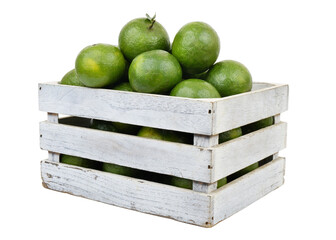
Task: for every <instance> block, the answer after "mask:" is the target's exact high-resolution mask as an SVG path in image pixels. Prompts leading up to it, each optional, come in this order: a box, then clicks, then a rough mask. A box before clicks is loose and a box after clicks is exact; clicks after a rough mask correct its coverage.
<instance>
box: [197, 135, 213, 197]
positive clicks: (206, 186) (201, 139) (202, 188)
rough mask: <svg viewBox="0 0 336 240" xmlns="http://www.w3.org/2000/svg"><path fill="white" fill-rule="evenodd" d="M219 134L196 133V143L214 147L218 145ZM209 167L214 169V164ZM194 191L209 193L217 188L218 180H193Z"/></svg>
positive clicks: (200, 145)
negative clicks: (210, 181) (207, 181)
mask: <svg viewBox="0 0 336 240" xmlns="http://www.w3.org/2000/svg"><path fill="white" fill-rule="evenodd" d="M218 141H219V136H218V135H213V136H204V135H196V134H195V135H194V145H195V146H199V147H212V146H216V145H218ZM208 168H209V169H212V166H211V165H209V166H208ZM192 188H193V190H194V191H197V192H203V193H209V192H212V191H214V190H216V189H217V181H216V182H214V183H204V182H199V181H193V186H192Z"/></svg>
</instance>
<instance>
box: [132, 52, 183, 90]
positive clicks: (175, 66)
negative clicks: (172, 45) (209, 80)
mask: <svg viewBox="0 0 336 240" xmlns="http://www.w3.org/2000/svg"><path fill="white" fill-rule="evenodd" d="M128 77H129V82H130V84H131V86H132V88H133V89H134V90H136V91H137V92H144V93H158V94H164V93H167V92H169V91H170V90H171V89H172V88H173V87H174V86H175V85H176V84H177V83H179V82H180V81H181V80H182V69H181V66H180V64H179V62H178V61H177V60H176V58H175V57H174V56H173V55H171V54H170V53H168V52H166V51H163V50H152V51H149V52H144V53H142V54H140V55H138V56H137V57H136V58H135V59H134V60H133V62H132V63H131V65H130V68H129V72H128Z"/></svg>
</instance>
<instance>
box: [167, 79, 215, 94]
mask: <svg viewBox="0 0 336 240" xmlns="http://www.w3.org/2000/svg"><path fill="white" fill-rule="evenodd" d="M170 95H171V96H176V97H187V98H220V97H221V96H220V94H219V93H218V91H217V90H216V88H215V87H214V86H212V85H211V84H210V83H208V82H206V81H204V80H201V79H187V80H183V81H182V82H180V83H179V84H177V85H176V86H175V87H174V88H173V90H172V91H171V92H170Z"/></svg>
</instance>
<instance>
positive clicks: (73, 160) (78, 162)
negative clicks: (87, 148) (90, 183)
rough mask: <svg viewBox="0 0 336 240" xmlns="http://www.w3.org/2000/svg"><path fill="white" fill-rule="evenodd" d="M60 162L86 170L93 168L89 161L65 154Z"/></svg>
mask: <svg viewBox="0 0 336 240" xmlns="http://www.w3.org/2000/svg"><path fill="white" fill-rule="evenodd" d="M60 162H61V163H66V164H70V165H75V166H79V167H86V168H90V167H92V166H93V164H92V163H91V162H90V160H88V159H85V158H81V157H76V156H70V155H64V154H62V155H61V159H60Z"/></svg>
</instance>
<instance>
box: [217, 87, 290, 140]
mask: <svg viewBox="0 0 336 240" xmlns="http://www.w3.org/2000/svg"><path fill="white" fill-rule="evenodd" d="M214 109H215V112H214V126H213V132H212V135H214V134H219V133H222V132H225V131H228V130H230V129H233V128H237V127H240V126H243V125H246V124H249V123H251V122H255V121H258V120H260V119H264V118H267V117H270V116H274V115H276V114H279V113H282V112H284V111H286V110H287V109H288V85H275V86H272V87H269V88H262V89H259V90H255V91H252V92H248V93H242V94H238V95H234V96H230V97H226V98H221V99H218V100H217V101H216V102H215V103H214Z"/></svg>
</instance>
